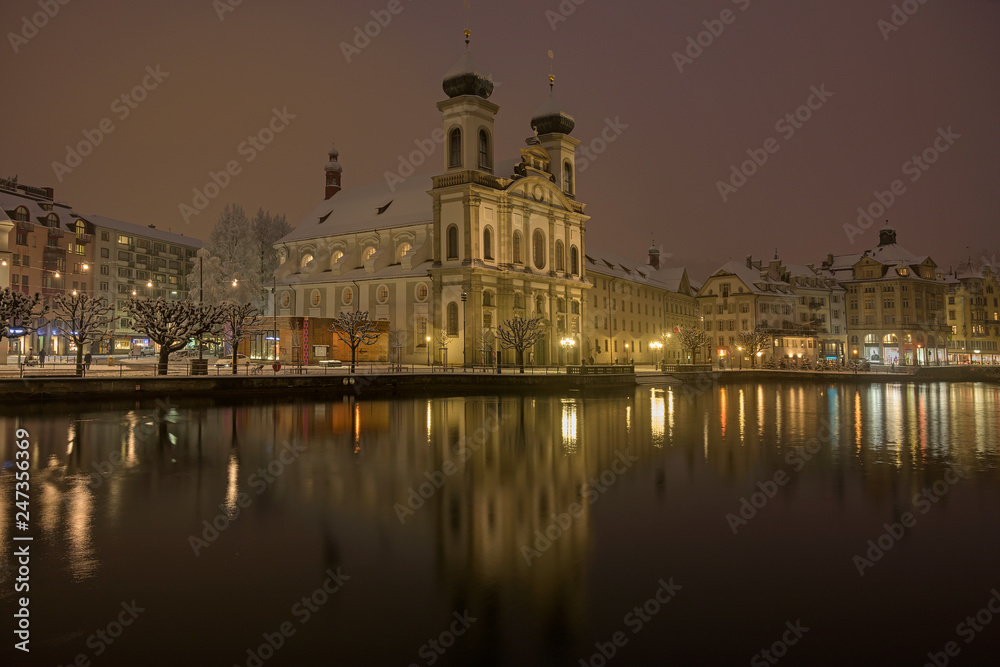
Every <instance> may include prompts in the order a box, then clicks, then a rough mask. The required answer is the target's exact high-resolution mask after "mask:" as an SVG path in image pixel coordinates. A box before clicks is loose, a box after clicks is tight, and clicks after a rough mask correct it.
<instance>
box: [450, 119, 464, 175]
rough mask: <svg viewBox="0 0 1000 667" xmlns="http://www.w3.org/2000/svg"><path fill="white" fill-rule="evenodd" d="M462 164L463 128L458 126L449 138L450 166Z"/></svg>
mask: <svg viewBox="0 0 1000 667" xmlns="http://www.w3.org/2000/svg"><path fill="white" fill-rule="evenodd" d="M461 166H462V130H460V129H458V128H457V127H456V128H455V129H454V130H452V131H451V135H450V136H449V138H448V167H449V168H452V167H461Z"/></svg>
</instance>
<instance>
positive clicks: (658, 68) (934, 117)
mask: <svg viewBox="0 0 1000 667" xmlns="http://www.w3.org/2000/svg"><path fill="white" fill-rule="evenodd" d="M221 1H222V0H220V2H221ZM43 4H44V3H43ZM896 4H897V6H899V7H901V9H900V10H899V11H900V12H902V11H903V10H902V6H903V5H906V8H907V9H910V10H913V9H914V8H916V11H915V12H914V13H912V15H906V14H897V16H896V18H897V22H898V23H901V25H900V26H899V29H898V30H892V31H891V32H888V31H887V30H886V29H885V28H884V26H885V25H886V24H883V28H880V26H879V21H885V22H888V21H891V19H892V15H893V12H894V9H893V5H894V3H893V2H889V1H885V2H883V1H880V0H836V1H835V0H799V1H797V2H783V3H775V2H763V0H711V1H699V2H693V1H691V2H679V1H670V2H663V3H655V4H654V3H622V2H608V1H607V0H587V1H586V2H583V3H582V4H580V5H579V6H577V5H575V4H573V3H572V2H571V0H565V2H563V3H562V5H563V6H564V7H575V11H573V13H572V14H569V15H568V16H565V17H564V18H565V20H560V21H558V22H556V21H555V20H554V19H553V18H552V17H553V16H557V15H558V12H559V7H560V3H559V2H556V1H555V0H552V1H547V0H543V1H541V2H528V1H527V0H513V1H511V2H504V3H474V6H473V11H472V18H471V27H472V30H473V37H472V40H473V52H474V53H475V56H476V58H477V60H478V61H479V63H480V64H481V65H482V67H483V68H484V69H487V70H488V71H490V72H492V74H493V77H494V79H495V81H496V82H497V83H498V85H497V88H496V90H495V92H494V94H493V96H492V98H491V99H492V101H494V102H496V103H497V104H499V105H500V106H501V110H500V113H499V115H498V117H497V133H496V153H497V157H498V159H503V158H507V157H514V156H516V155H517V151H518V149H519V148H521V147H522V146H523V145H524V139H525V138H526V137H528V136H530V135H531V133H532V132H531V129H530V126H529V120H530V117H531V115H532V112H533V111H534V110H535V109H537V108H538V107H539V106H540V105H541V104H542V103H543V102H544V101H545V97H546V95H547V81H546V77H547V75H548V73H549V60H548V57H547V55H546V52H547V50H548V49H553V50H554V52H555V64H554V68H555V73H556V76H557V82H556V86H557V91H558V94H559V98H560V99H561V101H562V102H563V105H564V107H565V109H566V111H567V112H569V113H570V114H572V115H573V116H575V118H576V129H575V130H574V132H573V134H574V136H576V137H577V138H579V139H581V140H582V141H584V143H585V144H590V143H591V142H592V141H593V140H594V139H595V138H597V137H599V136H600V135H601V132H602V130H604V128H605V127H607V123H608V121H609V119H610V120H611V121H615V120H616V119H617V123H618V127H619V131H620V134H615V135H614V136H615V139H614V141H613V142H611V143H608V144H607V147H606V149H605V150H604V152H603V153H601V154H600V155H598V156H596V159H594V160H593V161H592V163H591V164H588V166H587V167H586V169H584V170H582V171H581V173H580V174H579V177H578V191H577V193H578V199H579V200H580V201H583V202H586V203H587V204H588V207H587V212H588V213H589V214H590V215H591V216H592V219H591V220H590V222H589V223H588V228H587V231H588V243H589V244H590V245H591V246H595V245H596V246H600V247H602V248H605V249H607V250H608V251H611V252H615V253H618V254H622V255H629V256H634V257H636V258H639V257H642V256H644V255H645V251H646V248H647V246H648V245H649V242H650V238H651V236H654V235H655V238H656V242H657V244H662V245H663V247H664V251H665V252H668V253H672V257H670V258H669V259H668V260H667V262H668V263H672V264H684V265H687V266H688V267H690V268H691V269H692V272H693V274H694V275H696V276H699V277H701V276H704V275H705V274H706V273H707V272H708V271H709V270H711V269H714V268H716V267H718V266H720V265H721V264H723V263H724V262H725V261H727V260H728V259H729V258H740V259H742V258H743V257H744V256H745V255H746V254H750V253H752V254H754V255H755V256H758V257H760V256H770V255H771V254H772V253H773V252H774V249H775V247H777V248H778V250H779V251H780V253H781V255H782V257H783V258H784V259H785V260H786V261H793V262H802V263H805V262H813V261H819V260H821V259H822V258H823V257H825V256H826V254H827V253H828V252H834V253H847V252H859V251H860V250H862V249H864V248H865V247H869V246H871V245H874V244H875V243H876V242H877V234H876V233H875V231H874V230H872V229H869V230H867V231H864V232H863V233H862V234H861V235H860V236H858V237H857V238H856V239H853V241H854V242H853V243H852V242H851V240H849V238H848V235H847V234H846V233H845V230H844V225H845V224H846V223H854V222H855V221H856V220H857V218H858V213H857V209H858V207H859V206H860V207H865V208H867V207H869V206H870V205H871V204H872V203H873V202H875V200H876V196H875V192H876V191H891V187H892V183H893V181H896V180H898V181H900V183H898V184H897V186H896V189H897V192H901V193H902V194H897V195H893V196H894V201H893V202H892V205H891V206H889V207H888V212H887V213H886V214H885V215H883V216H881V217H882V218H885V217H888V218H889V219H890V220H891V221H892V224H893V225H894V226H896V227H897V228H898V230H899V239H900V243H901V244H903V245H904V246H906V247H908V248H909V249H910V250H911V251H913V252H915V253H918V254H922V253H928V254H930V255H931V256H932V257H934V258H935V259H936V260H937V261H938V263H939V264H943V265H948V264H950V263H953V262H954V261H956V260H957V259H959V258H961V257H964V256H965V255H966V249H965V248H966V246H967V245H968V246H971V252H972V254H973V256H974V257H980V256H982V255H983V253H984V252H986V253H987V254H988V255H992V253H993V252H997V251H998V250H1000V242H998V240H1000V239H998V237H1000V232H998V231H997V229H998V228H1000V225H998V224H997V223H998V220H997V213H996V195H997V193H998V192H1000V187H998V185H997V181H998V176H1000V169H998V166H997V156H998V155H1000V123H998V122H997V109H998V108H1000V76H998V72H1000V40H998V39H997V38H996V36H997V35H998V34H1000V2H995V1H993V0H951V1H945V0H927V1H926V2H925V3H924V4H922V5H921V4H919V2H918V1H917V0H909V1H908V2H906V3H896ZM390 5H392V6H393V7H394V8H397V6H396V5H395V4H394V3H390V2H388V1H386V2H381V1H379V2H373V3H367V2H337V3H329V2H318V1H315V0H312V1H306V0H303V1H300V2H293V3H278V2H269V1H266V0H243V2H242V3H241V4H240V5H238V6H237V7H235V8H233V11H230V12H227V13H225V14H224V15H223V19H222V20H220V18H219V16H218V14H217V10H216V8H215V7H214V6H213V3H212V2H211V1H210V0H197V1H193V0H182V1H180V2H175V3H155V4H152V6H147V5H146V4H145V3H143V4H140V3H134V2H125V1H124V0H110V1H108V2H101V3H85V2H69V3H68V4H66V5H58V7H59V12H58V14H56V15H55V16H53V17H51V18H48V19H47V23H46V25H44V27H42V28H41V29H39V30H37V34H33V33H32V32H31V31H28V32H26V33H24V34H27V35H30V39H20V38H13V41H14V42H16V45H12V37H11V33H15V34H17V33H22V31H24V25H23V17H26V16H27V17H29V20H30V17H31V16H32V15H33V14H35V13H36V12H39V11H41V10H40V9H39V5H38V4H37V0H35V1H28V0H10V1H8V2H5V3H3V6H2V8H0V28H2V29H3V32H4V35H5V40H4V41H5V43H4V45H3V46H2V47H0V53H2V55H0V81H3V83H4V87H3V88H4V92H5V97H6V99H5V104H4V105H3V120H4V132H3V133H2V134H0V175H2V176H13V175H14V174H17V175H18V176H19V178H20V181H21V182H22V183H28V184H32V185H39V186H46V185H51V186H53V187H55V189H56V197H57V199H60V200H64V201H68V202H70V203H71V204H72V205H73V206H74V208H75V209H76V210H77V211H78V212H81V213H100V214H103V215H107V216H111V217H115V218H120V219H123V220H128V221H131V222H135V223H139V224H151V223H152V224H156V225H157V226H158V227H161V228H170V229H172V230H173V231H175V232H180V233H183V234H187V235H192V236H197V237H199V238H205V237H207V234H208V232H209V231H210V229H211V226H212V224H213V223H214V221H215V219H216V217H217V215H218V213H219V211H220V210H221V208H222V206H223V205H224V204H226V203H229V202H236V203H240V204H242V205H243V206H244V207H245V208H247V209H248V210H250V211H254V210H256V209H257V207H258V206H263V207H264V208H267V209H270V210H271V211H272V212H281V213H285V214H286V215H287V216H288V218H289V221H290V222H291V223H292V224H297V223H298V222H299V221H300V220H301V219H302V217H303V216H304V215H306V214H307V213H308V212H309V211H310V210H311V209H312V208H313V207H314V206H315V204H316V203H317V201H318V200H319V199H320V198H321V197H322V196H323V182H324V181H323V176H324V175H323V165H324V164H325V163H326V151H327V149H328V148H329V145H330V143H331V142H332V141H335V142H336V144H337V147H338V149H339V150H340V153H341V157H340V162H341V164H342V165H343V168H344V177H343V178H344V186H345V187H346V188H350V187H353V186H363V185H369V184H372V183H377V182H384V180H385V173H386V172H387V171H396V169H397V168H398V164H399V155H400V154H401V153H402V154H408V153H409V152H410V151H412V150H414V149H415V148H416V146H415V144H414V142H415V141H421V140H425V139H427V138H429V137H430V136H431V133H432V131H433V130H434V129H435V128H438V127H440V116H439V112H438V111H437V109H436V107H435V103H436V102H438V101H439V100H441V99H442V98H443V97H444V93H443V92H442V90H441V79H442V75H443V74H444V72H445V71H447V70H448V69H449V68H450V67H451V66H452V65H453V64H454V62H455V61H456V60H457V59H458V57H459V56H460V55H461V53H462V50H463V48H464V45H463V44H462V29H463V28H464V27H465V25H466V17H465V11H464V9H463V8H462V3H461V2H457V1H454V2H452V1H449V2H435V3H429V2H411V1H409V0H401V2H400V4H399V5H398V8H401V10H400V11H399V13H398V14H395V15H392V14H388V13H382V17H383V19H384V18H385V17H386V16H391V21H389V22H388V24H387V25H386V26H385V27H384V28H381V29H380V32H379V34H378V35H377V36H376V37H374V38H372V39H371V41H370V43H369V44H368V45H367V46H365V48H363V49H362V50H361V51H360V53H354V54H352V56H351V62H349V63H348V62H347V58H346V57H345V55H344V53H343V51H342V47H341V43H342V42H350V41H352V40H353V39H354V36H355V27H356V26H362V27H363V26H364V24H365V23H366V22H368V21H371V20H372V15H371V12H372V11H375V12H376V13H379V12H385V10H386V8H387V7H389V6H390ZM546 11H552V12H556V14H549V15H547V14H546ZM724 11H726V12H729V13H727V14H725V15H723V14H722V13H723V12H724ZM720 16H722V18H724V19H726V20H727V21H728V24H727V23H721V22H718V23H712V21H715V20H717V19H719V18H720ZM900 16H905V17H906V21H905V23H903V22H902V21H900V20H898V19H899V18H900ZM560 18H563V17H562V16H560ZM705 21H709V23H710V26H711V27H713V28H714V29H715V30H716V32H718V31H719V28H720V27H721V28H723V30H722V31H721V34H719V35H718V36H712V39H711V43H710V44H709V45H708V46H707V47H704V49H703V52H702V53H701V54H700V55H697V57H696V58H693V62H687V63H683V68H682V69H683V71H678V65H677V58H676V57H675V56H674V53H675V52H683V51H684V50H685V49H686V48H687V47H688V38H689V37H692V38H695V39H697V37H698V33H700V32H702V31H705V30H706V29H707V28H706V26H705V25H704V23H703V22H705ZM38 22H39V23H41V22H43V21H41V19H39V20H38ZM553 25H554V26H555V29H553ZM893 27H895V26H893ZM886 37H887V38H886ZM702 41H703V43H708V42H709V40H708V33H706V34H704V35H702ZM15 46H16V51H17V52H16V53H15ZM691 53H693V54H694V53H696V52H695V51H692V52H691ZM157 66H159V68H160V72H162V73H166V76H163V75H161V76H160V77H159V80H157V79H156V78H152V77H150V76H149V75H148V72H149V70H147V67H150V68H152V69H153V70H154V71H155V69H156V67H157ZM144 77H145V78H146V83H147V87H148V88H150V89H149V90H148V91H143V92H145V95H146V97H145V99H144V100H143V101H142V102H140V103H138V104H134V107H135V108H129V107H127V106H125V105H124V104H123V103H122V102H118V103H115V100H116V98H119V97H120V96H121V95H122V94H126V93H128V92H129V91H131V90H132V89H133V88H134V87H135V86H137V85H141V84H142V82H143V79H144ZM813 87H815V88H816V89H817V90H819V89H823V90H825V91H826V92H828V93H832V95H831V96H829V97H828V98H827V99H825V100H823V101H820V99H819V98H817V97H813V99H812V100H811V101H812V103H813V106H814V107H815V108H814V109H813V110H811V111H810V112H809V113H808V115H809V116H810V117H809V119H808V120H807V121H805V122H803V123H799V124H798V127H795V126H793V125H791V124H787V123H782V124H780V125H776V124H778V123H779V121H781V119H782V118H783V117H784V116H785V114H787V113H795V111H796V109H797V108H798V107H800V106H801V105H803V104H806V103H807V102H808V101H810V95H811V94H813V93H812V92H811V89H812V88H813ZM824 97H826V95H825V94H824ZM273 109H278V110H279V111H281V110H284V109H287V112H288V114H291V115H294V118H286V119H285V120H284V121H281V122H277V121H276V124H275V127H278V126H282V129H281V131H280V132H278V133H277V134H275V135H274V140H273V141H272V142H271V143H270V144H269V145H267V146H266V147H265V148H264V149H263V150H262V151H259V152H257V153H256V155H254V159H253V160H252V161H248V157H249V155H250V154H251V151H249V150H246V149H245V150H244V151H242V152H241V151H240V145H241V143H242V142H244V141H245V140H246V139H247V137H248V136H249V135H251V134H256V133H257V132H258V131H259V130H260V129H261V128H264V127H265V126H267V124H268V123H269V122H270V121H271V119H272V117H273V114H274V112H273ZM126 111H127V112H128V115H127V116H125V112H126ZM802 113H803V114H805V112H804V111H803V112H802ZM105 118H107V119H109V121H110V123H111V125H113V131H112V132H110V133H103V132H102V133H100V134H101V135H102V138H101V143H100V145H98V146H96V147H95V148H94V150H93V152H92V153H91V154H90V155H88V156H87V157H85V158H83V159H82V161H81V163H80V164H79V166H76V167H75V168H73V169H72V171H69V172H65V173H60V174H58V175H57V173H56V170H55V169H54V168H53V162H61V163H65V161H66V148H65V147H66V145H67V144H74V145H75V144H76V143H78V142H80V141H82V140H83V139H84V132H85V131H90V132H91V136H96V135H95V134H94V131H95V130H96V128H98V127H99V125H100V123H101V121H102V119H105ZM626 126H627V127H626ZM105 127H108V124H107V123H105ZM948 128H951V130H950V136H951V139H950V140H949V141H947V142H945V141H944V140H941V141H938V148H939V149H940V148H941V147H943V146H944V145H945V144H946V143H947V150H945V151H939V150H938V149H934V150H933V151H932V152H931V153H930V155H931V157H934V158H936V160H935V162H934V163H933V164H929V165H926V167H927V168H926V170H923V169H921V168H920V167H919V166H918V167H916V169H914V165H909V166H908V165H906V163H907V162H908V161H910V160H911V158H912V157H913V156H914V155H918V156H919V155H921V154H922V153H924V151H925V150H927V149H929V148H932V147H933V146H934V142H935V140H936V138H938V137H939V136H942V133H943V134H948V132H949V130H948ZM956 135H958V136H956ZM606 136H610V135H607V134H606ZM769 138H770V139H772V141H771V142H770V143H768V144H767V145H768V146H769V147H770V148H771V151H772V152H767V150H765V149H764V148H765V142H766V141H767V140H768V139H769ZM598 146H599V144H598ZM775 147H777V148H776V151H775ZM747 151H751V152H752V154H754V155H756V156H757V157H758V160H760V159H761V158H762V157H763V156H764V155H766V157H767V161H766V162H764V164H762V165H761V166H759V167H758V168H757V170H756V173H754V174H753V175H752V176H750V177H749V178H747V179H746V183H745V184H743V185H741V186H740V187H739V188H738V189H736V191H735V192H732V191H730V192H728V194H727V196H726V201H723V197H722V196H721V194H720V191H719V186H718V182H719V181H724V180H728V179H729V178H730V176H731V165H733V164H737V165H738V164H739V163H741V162H743V161H744V160H747V159H750V156H749V155H748V153H747ZM231 160H232V161H235V162H236V164H237V166H238V167H239V173H238V174H236V175H235V176H232V177H231V179H230V182H229V183H228V184H227V185H226V187H225V188H223V189H222V191H221V193H220V194H219V196H218V197H217V198H216V199H214V200H212V201H211V203H210V205H209V206H208V207H207V208H206V209H205V210H204V211H202V212H201V213H199V214H198V215H196V216H189V218H190V219H189V220H188V221H185V219H184V217H183V216H182V214H181V212H180V209H179V207H180V205H181V204H183V203H186V204H189V205H190V204H191V203H192V199H193V196H194V195H193V193H192V190H193V189H194V188H202V187H203V186H204V185H205V184H206V183H207V182H209V172H210V171H215V172H218V171H221V170H223V169H225V167H226V164H227V163H228V162H229V161H231ZM442 160H443V156H442V151H441V150H440V148H437V149H436V150H435V151H434V153H433V155H432V156H431V157H430V159H429V162H430V163H431V164H432V165H433V166H434V167H435V168H437V167H438V165H440V163H441V162H442ZM908 167H909V168H908ZM917 174H919V177H918V178H915V180H914V177H915V176H916V175H917ZM59 177H61V179H62V180H61V181H60V180H59ZM428 187H429V180H428ZM883 199H886V198H885V197H883ZM624 230H628V233H623V231H624Z"/></svg>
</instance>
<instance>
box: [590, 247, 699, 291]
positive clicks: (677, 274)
mask: <svg viewBox="0 0 1000 667" xmlns="http://www.w3.org/2000/svg"><path fill="white" fill-rule="evenodd" d="M584 257H585V259H586V262H587V273H596V274H599V275H603V276H611V277H615V278H623V279H625V280H631V281H633V282H636V283H642V284H646V285H649V286H650V287H656V288H659V289H663V290H669V291H671V292H683V291H684V290H686V289H687V288H688V285H689V284H688V283H687V270H686V269H685V268H684V267H670V268H661V269H659V270H657V269H654V268H653V267H652V266H650V265H649V264H643V263H641V262H637V261H635V260H633V259H630V258H627V257H622V256H621V255H616V254H614V253H610V252H605V251H603V250H600V249H595V248H594V247H593V246H590V247H589V248H587V252H586V254H585V255H584Z"/></svg>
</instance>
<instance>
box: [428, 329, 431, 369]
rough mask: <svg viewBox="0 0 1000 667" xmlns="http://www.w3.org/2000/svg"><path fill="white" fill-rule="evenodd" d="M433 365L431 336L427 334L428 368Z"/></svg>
mask: <svg viewBox="0 0 1000 667" xmlns="http://www.w3.org/2000/svg"><path fill="white" fill-rule="evenodd" d="M430 367H431V337H430V336H427V368H430Z"/></svg>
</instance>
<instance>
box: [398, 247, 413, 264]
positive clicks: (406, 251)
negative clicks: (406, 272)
mask: <svg viewBox="0 0 1000 667" xmlns="http://www.w3.org/2000/svg"><path fill="white" fill-rule="evenodd" d="M412 248H413V246H411V245H410V244H409V243H400V244H399V249H398V258H397V261H400V262H402V261H403V258H404V257H406V255H407V254H409V252H410V250H411V249H412Z"/></svg>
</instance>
